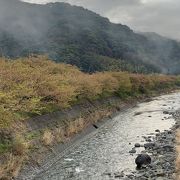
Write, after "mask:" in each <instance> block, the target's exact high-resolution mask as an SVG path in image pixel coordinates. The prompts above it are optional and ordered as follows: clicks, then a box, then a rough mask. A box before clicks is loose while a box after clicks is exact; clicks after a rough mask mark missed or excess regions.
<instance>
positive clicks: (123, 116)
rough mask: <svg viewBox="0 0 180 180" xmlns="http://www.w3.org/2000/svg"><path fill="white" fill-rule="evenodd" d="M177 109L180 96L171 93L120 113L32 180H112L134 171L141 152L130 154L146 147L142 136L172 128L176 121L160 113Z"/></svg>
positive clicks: (179, 104)
mask: <svg viewBox="0 0 180 180" xmlns="http://www.w3.org/2000/svg"><path fill="white" fill-rule="evenodd" d="M179 108H180V93H173V94H170V95H163V96H160V97H157V98H154V99H153V100H152V101H150V102H145V103H140V104H138V105H137V106H136V107H134V108H131V109H127V110H126V111H124V112H120V113H119V114H118V115H117V116H116V117H114V118H113V119H112V120H109V121H108V122H107V123H105V124H104V125H103V126H102V127H100V128H99V129H97V130H96V132H95V133H93V135H91V137H90V138H88V137H87V139H86V138H85V139H84V141H83V142H82V143H81V144H80V145H78V146H74V148H72V149H71V150H70V151H68V153H67V154H66V155H65V156H63V157H62V158H61V159H60V160H58V161H57V162H56V163H54V164H53V166H51V167H50V168H49V169H48V170H46V171H45V172H43V173H41V174H39V175H38V176H36V177H35V178H34V180H110V179H115V177H114V176H110V174H117V173H120V172H124V173H130V172H131V171H135V167H136V166H135V163H134V159H135V158H136V156H137V154H138V153H140V151H142V150H143V148H137V149H136V150H137V153H136V154H133V155H132V154H130V153H129V151H130V150H131V149H132V148H133V147H134V144H135V143H140V144H143V143H145V140H144V138H143V136H148V135H152V134H155V130H156V129H159V130H160V131H164V130H168V129H169V128H171V127H172V126H173V125H174V123H175V121H174V119H173V117H172V116H171V115H169V114H164V113H163V112H164V111H175V110H177V109H179Z"/></svg>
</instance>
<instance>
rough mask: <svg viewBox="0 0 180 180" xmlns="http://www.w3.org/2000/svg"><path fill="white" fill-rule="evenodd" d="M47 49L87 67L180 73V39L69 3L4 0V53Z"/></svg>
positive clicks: (0, 25)
mask: <svg viewBox="0 0 180 180" xmlns="http://www.w3.org/2000/svg"><path fill="white" fill-rule="evenodd" d="M32 53H33V54H47V55H48V56H49V57H50V58H51V59H53V60H55V61H57V62H65V63H69V64H73V65H76V66H78V67H79V68H80V69H81V70H83V71H86V72H95V71H106V70H125V71H130V72H140V73H150V72H162V73H171V74H175V73H176V74H177V73H179V72H180V66H179V65H180V43H179V42H176V41H174V40H170V39H167V38H164V37H162V36H159V35H156V34H153V33H146V34H138V33H135V32H133V31H132V30H131V29H130V28H129V27H127V26H125V25H121V24H113V23H111V22H110V21H109V20H108V19H107V18H104V17H101V16H99V15H98V14H96V13H94V12H92V11H89V10H87V9H84V8H82V7H77V6H71V5H69V4H66V3H49V4H46V5H37V4H28V3H25V2H20V1H18V0H1V1H0V55H1V56H5V57H10V58H17V57H21V56H29V55H30V54H32Z"/></svg>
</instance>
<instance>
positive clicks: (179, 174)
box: [176, 129, 180, 180]
mask: <svg viewBox="0 0 180 180" xmlns="http://www.w3.org/2000/svg"><path fill="white" fill-rule="evenodd" d="M176 152H177V157H176V179H177V180H179V179H180V129H178V130H177V132H176Z"/></svg>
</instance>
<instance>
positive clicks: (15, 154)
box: [0, 56, 180, 176]
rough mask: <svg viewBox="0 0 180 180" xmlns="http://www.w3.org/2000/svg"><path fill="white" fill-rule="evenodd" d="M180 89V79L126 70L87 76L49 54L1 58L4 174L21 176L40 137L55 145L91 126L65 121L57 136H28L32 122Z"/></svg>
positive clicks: (0, 141)
mask: <svg viewBox="0 0 180 180" xmlns="http://www.w3.org/2000/svg"><path fill="white" fill-rule="evenodd" d="M179 85H180V78H179V77H176V76H166V75H155V74H154V75H142V74H129V73H126V72H103V73H94V74H85V73H82V72H81V71H79V70H78V69H77V68H76V67H73V66H71V65H65V64H56V63H54V62H52V61H49V60H48V59H47V58H46V57H43V56H39V57H30V58H27V59H18V60H16V61H11V60H6V59H1V60H0V113H1V118H0V135H1V136H0V154H1V157H2V156H3V157H5V158H0V174H2V175H3V174H4V176H12V175H13V176H15V175H16V174H17V173H18V171H19V169H20V165H21V164H22V161H23V160H24V158H25V157H26V155H27V151H28V150H30V149H31V150H32V149H33V150H34V149H35V147H34V146H33V143H32V140H34V139H37V138H39V139H40V140H41V142H42V143H43V144H44V145H45V146H49V145H51V144H52V143H53V142H52V141H53V139H56V141H57V142H61V141H62V139H63V137H64V136H65V135H66V136H67V137H69V136H71V135H73V134H74V133H77V132H79V131H80V130H82V129H83V128H84V127H85V126H86V125H85V118H84V117H80V118H77V119H75V120H73V121H68V122H64V123H65V125H66V126H65V128H62V127H59V128H57V129H56V133H55V134H54V133H52V131H51V130H49V129H48V128H47V129H45V130H43V131H42V132H32V133H29V134H28V137H25V134H26V131H27V129H26V128H25V125H24V124H25V122H26V119H28V118H31V117H34V116H37V115H41V114H47V113H51V112H53V111H57V110H62V109H66V108H67V107H71V106H73V105H75V104H80V103H83V102H85V101H87V100H88V101H94V100H97V99H103V98H106V97H111V96H114V95H116V96H119V97H121V99H125V98H133V97H139V96H142V95H151V94H152V93H153V92H158V91H161V90H164V91H165V90H169V89H172V88H175V87H177V86H179ZM94 113H95V114H93V115H94V116H97V118H96V119H97V120H98V119H100V118H101V117H103V115H104V114H108V113H109V111H107V109H106V110H104V112H103V110H102V111H101V112H100V113H102V114H101V115H100V114H99V112H98V113H96V112H94ZM86 120H87V119H86ZM26 135H27V134H26ZM55 137H56V138H55ZM7 161H8V162H9V163H8V164H7V163H6V162H7ZM17 164H18V165H19V166H18V165H17Z"/></svg>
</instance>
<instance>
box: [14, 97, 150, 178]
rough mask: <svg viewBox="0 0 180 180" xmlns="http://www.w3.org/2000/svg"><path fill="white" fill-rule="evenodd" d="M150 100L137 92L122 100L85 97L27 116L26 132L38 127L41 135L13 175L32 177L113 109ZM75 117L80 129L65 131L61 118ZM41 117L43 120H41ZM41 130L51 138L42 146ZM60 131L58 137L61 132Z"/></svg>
mask: <svg viewBox="0 0 180 180" xmlns="http://www.w3.org/2000/svg"><path fill="white" fill-rule="evenodd" d="M150 100H151V98H150V97H148V96H141V98H134V99H132V98H131V99H129V100H124V101H122V99H121V98H119V97H115V96H114V97H109V98H106V99H102V100H96V101H94V102H90V101H87V102H86V103H83V104H80V105H75V106H74V107H72V108H70V109H67V110H64V111H59V112H56V113H52V114H49V115H45V116H40V117H37V118H34V119H30V120H28V121H27V127H28V129H29V130H30V132H29V133H30V134H32V133H33V132H34V133H37V131H39V134H41V135H39V136H38V138H37V137H36V138H34V142H35V146H36V149H35V151H31V153H30V158H29V160H28V164H26V165H25V166H24V167H23V169H22V171H21V173H20V175H19V177H18V178H17V179H19V180H20V179H21V180H22V179H33V177H34V176H36V175H37V174H39V173H41V172H42V171H45V170H46V169H48V167H49V166H52V165H53V164H54V163H55V162H57V161H58V159H60V158H61V157H62V156H63V155H64V153H66V152H67V151H68V149H71V148H72V147H74V146H77V145H78V144H79V143H81V142H82V141H83V138H84V137H85V136H86V138H87V136H89V137H90V136H91V134H93V133H94V132H95V129H96V128H98V127H100V126H103V124H104V123H105V122H106V121H107V120H108V121H109V120H110V119H111V118H113V116H116V112H119V111H122V110H126V109H128V108H131V107H133V106H135V105H136V104H137V103H139V102H144V101H150ZM79 118H80V119H81V121H83V122H84V126H81V129H78V131H74V132H73V131H72V132H73V133H72V134H66V132H65V129H66V128H67V127H66V125H65V124H64V122H67V120H68V121H69V120H70V121H76V120H77V119H79ZM41 120H42V121H41ZM44 121H45V123H46V124H45V123H43V122H44ZM62 125H63V126H64V131H63V133H65V136H64V137H63V140H62V139H61V140H62V141H63V142H62V143H60V144H58V141H57V139H56V135H57V134H56V133H57V129H58V128H59V127H61V128H62ZM47 127H48V129H47ZM61 130H62V129H61ZM44 131H46V132H47V131H48V132H49V133H50V134H51V139H53V140H52V141H51V143H50V144H46V145H45V146H44V143H43V141H42V137H43V132H44ZM68 131H69V130H68ZM78 132H79V133H78ZM60 135H61V138H62V134H60Z"/></svg>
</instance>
